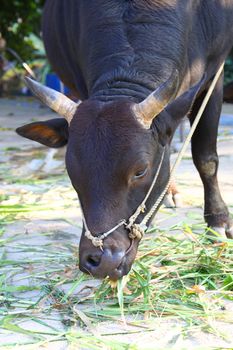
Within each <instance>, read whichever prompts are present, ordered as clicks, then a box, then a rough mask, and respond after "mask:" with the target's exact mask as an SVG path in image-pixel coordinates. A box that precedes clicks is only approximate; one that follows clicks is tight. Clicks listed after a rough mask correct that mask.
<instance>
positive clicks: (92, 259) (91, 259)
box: [87, 255, 101, 267]
mask: <svg viewBox="0 0 233 350" xmlns="http://www.w3.org/2000/svg"><path fill="white" fill-rule="evenodd" d="M100 261H101V256H97V255H89V256H88V257H87V263H88V264H89V265H90V266H92V267H97V266H99V264H100Z"/></svg>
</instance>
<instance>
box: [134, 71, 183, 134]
mask: <svg viewBox="0 0 233 350" xmlns="http://www.w3.org/2000/svg"><path fill="white" fill-rule="evenodd" d="M178 86H179V76H178V71H177V70H175V72H173V73H172V75H171V76H170V78H169V79H168V80H167V81H165V82H164V83H163V84H162V85H160V86H159V87H158V88H157V89H156V90H155V91H154V92H152V93H151V94H150V95H149V96H148V97H147V98H146V99H145V100H143V101H142V102H140V103H138V104H136V105H134V108H133V109H134V112H135V114H136V117H137V119H138V121H139V122H140V123H141V124H142V125H143V127H145V128H146V129H149V128H150V126H151V123H152V121H153V119H154V118H155V117H156V116H157V115H158V114H159V113H160V112H162V110H163V109H164V108H165V107H166V106H167V105H168V103H169V102H170V101H171V100H172V99H173V98H174V97H175V96H176V94H177V90H178Z"/></svg>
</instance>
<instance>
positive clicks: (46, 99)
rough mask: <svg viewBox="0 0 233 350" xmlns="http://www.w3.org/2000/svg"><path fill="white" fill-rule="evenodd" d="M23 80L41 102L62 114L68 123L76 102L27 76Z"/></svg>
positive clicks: (76, 104) (76, 105) (75, 108)
mask: <svg viewBox="0 0 233 350" xmlns="http://www.w3.org/2000/svg"><path fill="white" fill-rule="evenodd" d="M25 82H26V84H27V86H28V88H29V89H30V90H31V91H32V93H33V94H34V95H35V96H36V97H38V98H39V100H40V101H41V102H42V103H44V104H46V105H47V106H49V107H50V108H51V109H53V110H54V111H55V112H57V113H58V114H60V115H61V116H63V117H64V118H65V119H66V120H67V122H68V123H69V124H70V122H71V120H72V118H73V116H74V114H75V112H76V110H77V107H78V105H79V104H78V103H75V102H74V101H72V100H70V99H69V98H68V97H66V96H65V95H63V94H61V93H60V92H58V91H56V90H53V89H50V88H49V87H47V86H44V85H42V84H40V83H38V82H37V81H35V80H32V79H31V78H29V77H25Z"/></svg>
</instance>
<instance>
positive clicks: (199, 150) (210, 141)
mask: <svg viewBox="0 0 233 350" xmlns="http://www.w3.org/2000/svg"><path fill="white" fill-rule="evenodd" d="M222 84H223V77H220V79H219V81H218V83H217V85H216V87H215V90H214V92H213V94H212V96H211V98H210V100H209V102H208V104H207V107H206V109H205V112H204V114H203V116H202V118H201V121H200V123H199V125H198V127H197V129H196V131H195V133H194V135H193V138H192V155H193V161H194V164H195V166H196V168H197V170H198V172H199V174H200V177H201V179H202V182H203V185H204V200H205V209H204V217H205V221H206V222H207V224H208V226H209V227H211V228H213V229H214V230H215V231H217V232H218V233H220V234H221V235H224V236H225V234H226V235H227V237H228V238H233V223H232V220H231V219H230V217H229V212H228V209H227V206H226V204H225V203H224V201H223V199H222V197H221V194H220V191H219V186H218V180H217V171H218V154H217V150H216V141H217V132H218V123H219V117H220V113H221V106H222ZM204 96H205V94H203V95H202V96H200V97H199V98H198V99H197V100H196V102H195V104H194V107H193V110H192V112H191V114H190V121H191V123H192V122H193V120H194V118H195V116H196V114H197V112H198V110H199V108H200V105H201V103H202V101H203V98H204Z"/></svg>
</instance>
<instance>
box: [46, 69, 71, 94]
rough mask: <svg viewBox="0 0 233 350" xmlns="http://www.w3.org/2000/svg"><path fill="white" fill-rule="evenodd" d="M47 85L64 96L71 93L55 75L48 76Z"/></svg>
mask: <svg viewBox="0 0 233 350" xmlns="http://www.w3.org/2000/svg"><path fill="white" fill-rule="evenodd" d="M45 85H46V86H48V87H50V88H51V89H54V90H56V91H59V92H62V93H64V94H68V93H69V89H68V88H67V87H66V86H64V84H63V83H62V82H61V80H60V79H59V78H58V76H57V75H56V74H55V73H49V74H47V75H46V79H45Z"/></svg>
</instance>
